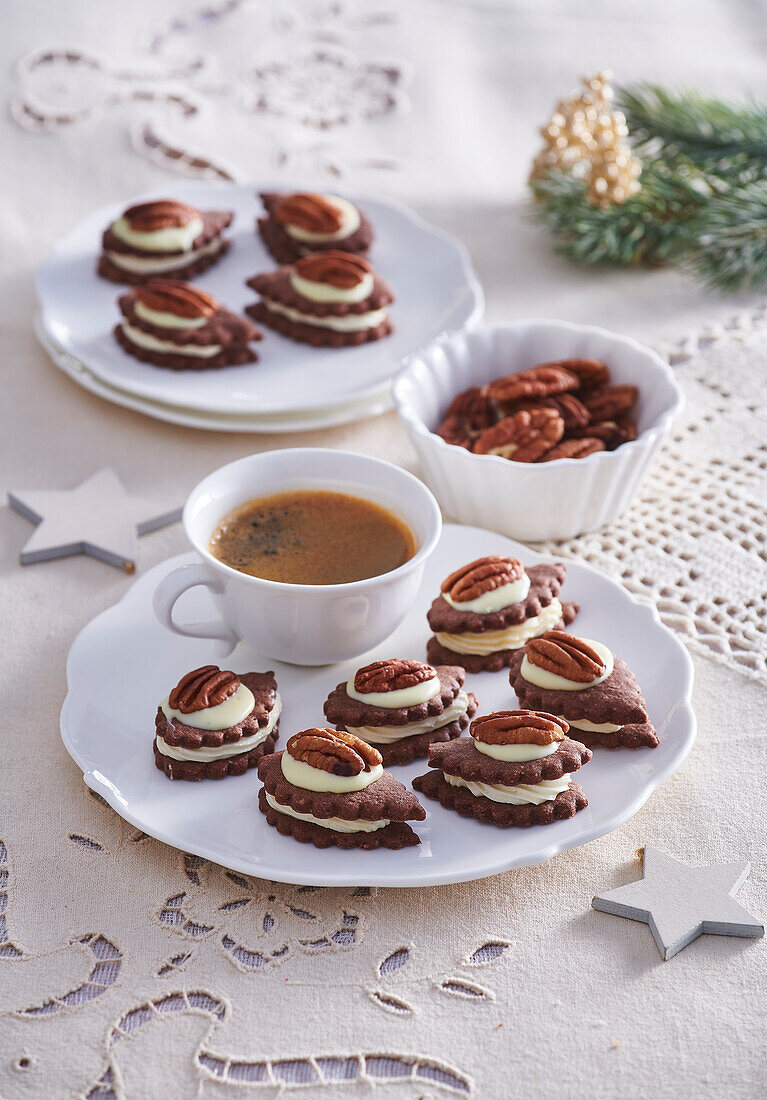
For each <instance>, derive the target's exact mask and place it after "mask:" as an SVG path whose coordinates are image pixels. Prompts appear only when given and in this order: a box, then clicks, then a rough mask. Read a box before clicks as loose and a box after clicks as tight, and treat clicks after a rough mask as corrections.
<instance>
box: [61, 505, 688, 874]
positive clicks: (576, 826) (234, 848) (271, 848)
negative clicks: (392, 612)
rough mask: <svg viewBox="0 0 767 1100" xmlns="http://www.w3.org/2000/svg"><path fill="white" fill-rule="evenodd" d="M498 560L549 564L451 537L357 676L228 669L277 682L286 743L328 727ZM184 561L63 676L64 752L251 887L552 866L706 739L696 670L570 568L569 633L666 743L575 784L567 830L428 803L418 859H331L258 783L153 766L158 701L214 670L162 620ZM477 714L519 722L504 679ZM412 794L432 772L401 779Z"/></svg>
mask: <svg viewBox="0 0 767 1100" xmlns="http://www.w3.org/2000/svg"><path fill="white" fill-rule="evenodd" d="M486 554H509V555H513V556H516V557H519V558H521V559H522V561H523V562H524V563H525V565H534V564H536V563H537V562H542V561H545V560H551V559H547V558H544V557H542V556H541V555H540V554H536V553H534V552H533V551H531V550H529V549H528V548H527V547H525V546H522V545H521V544H519V543H516V542H513V541H512V540H511V539H507V538H504V537H503V536H502V535H497V534H494V533H492V532H489V531H483V530H480V529H478V528H476V527H462V526H454V525H451V524H448V525H447V526H446V527H445V528H444V530H443V534H442V538H441V541H440V543H439V545H438V546H437V549H436V550H435V552H434V555H433V557H432V558H431V559H430V561H429V562H428V563H427V566H426V570H425V574H424V581H423V586H422V588H421V592H420V595H419V598H418V599H417V600H416V602H415V605H414V607H413V610H412V612H411V613H410V615H409V616H408V618H407V619H406V620H405V622H404V623H403V624H402V626H401V627H399V629H398V630H397V631H396V632H395V633H394V634H393V635H392V636H391V638H389V640H388V641H387V642H386V643H385V644H384V645H382V646H379V647H378V648H377V649H375V650H373V651H371V652H370V653H368V654H364V655H362V656H361V657H359V658H357V659H356V660H355V661H348V662H345V663H344V664H339V665H333V666H325V667H322V668H298V667H295V666H292V665H286V664H281V663H279V662H274V661H270V660H269V659H268V658H265V657H261V656H260V655H258V654H256V653H253V652H251V651H247V650H246V649H244V648H243V647H239V648H238V649H237V650H235V652H234V653H233V654H232V655H231V656H230V657H227V658H226V666H227V667H230V668H232V669H234V670H235V671H236V672H246V671H250V670H256V671H262V670H266V669H270V668H272V669H274V671H275V673H276V675H277V681H278V684H279V688H280V693H281V695H282V698H283V713H282V718H281V721H280V737H279V740H278V743H277V748H278V749H280V748H284V746H285V742H286V740H287V738H288V737H289V736H290V735H291V734H292V733H294V732H296V731H297V730H300V729H304V728H305V727H307V726H313V725H323V724H324V719H323V714H322V704H323V702H324V700H325V698H326V697H327V695H328V693H329V692H330V691H331V689H332V688H334V687H335V686H336V684H338V683H339V682H340V681H342V680H346V679H347V678H348V677H349V675H350V674H351V672H352V671H353V669H354V668H356V667H358V666H359V665H362V664H366V663H369V662H370V661H372V660H376V659H379V658H383V657H392V656H397V657H415V658H418V659H423V658H424V653H425V645H426V641H427V639H428V637H429V633H430V632H429V628H428V626H427V623H426V611H427V609H428V607H429V605H430V604H431V601H432V599H433V598H434V595H435V594H436V593H437V592H438V591H439V585H440V582H441V580H442V579H443V577H445V576H446V575H447V574H448V573H450V572H452V571H453V570H454V569H456V568H457V567H458V566H460V565H462V564H463V563H464V562H467V561H470V560H472V559H473V558H477V557H481V556H483V555H486ZM192 560H195V556H194V555H193V554H184V555H181V556H179V557H176V558H172V559H171V560H169V561H167V562H164V563H162V564H161V565H158V566H156V567H155V568H154V569H152V570H150V571H149V572H148V573H146V574H145V575H144V576H142V577H140V578H139V579H138V580H137V581H136V582H135V584H134V585H133V586H132V588H131V589H130V590H129V591H128V593H127V594H126V595H125V596H124V598H123V599H122V600H121V601H120V602H119V603H118V604H115V606H114V607H112V608H110V609H109V610H108V611H105V612H104V613H103V614H101V615H99V616H98V617H97V618H96V619H94V620H93V621H92V622H91V623H89V624H88V626H86V627H85V629H84V630H82V631H81V633H80V634H79V635H78V637H77V638H76V640H75V642H74V644H73V646H72V649H71V651H70V654H69V659H68V662H67V680H68V685H69V692H68V695H67V698H66V700H65V703H64V707H63V709H62V712H61V735H62V738H63V740H64V744H65V746H66V748H67V750H68V751H69V753H70V754H71V756H72V757H73V758H74V760H75V761H76V762H77V764H78V765H79V767H80V768H81V769H82V771H83V773H84V778H85V782H86V783H87V784H88V786H89V787H91V788H92V789H93V790H94V791H96V792H97V793H98V794H99V795H101V796H102V797H103V798H105V799H106V801H107V802H108V803H109V804H110V805H111V806H112V807H113V808H114V809H115V810H116V811H117V813H119V814H120V815H121V816H122V817H123V818H125V819H126V820H127V821H129V822H130V823H131V824H133V825H135V826H136V827H137V828H139V829H141V830H143V831H144V832H145V833H148V834H149V835H150V836H153V837H156V838H157V839H158V840H161V841H164V842H165V843H166V844H170V845H172V846H174V847H176V848H180V849H182V850H183V851H185V852H189V853H192V854H194V855H199V856H202V857H204V858H206V859H210V860H213V861H215V862H216V863H219V864H221V865H223V866H224V867H229V868H231V869H232V870H235V871H240V872H243V873H245V874H250V875H256V876H258V877H260V878H265V879H274V880H276V881H279V882H290V883H299V884H302V885H316V886H348V885H359V886H362V885H365V886H430V885H437V884H439V883H448V882H465V881H468V880H470V879H477V878H483V877H485V876H487V875H493V874H497V873H498V872H500V871H505V870H508V869H510V868H512V867H524V866H527V865H529V864H534V863H540V862H542V861H543V860H546V859H550V858H551V857H552V856H555V855H557V854H558V853H559V852H562V851H565V850H567V849H568V848H575V847H577V846H578V845H580V844H586V843H588V842H589V841H591V840H594V839H596V838H597V837H600V836H603V835H604V834H605V833H609V832H610V831H611V830H613V829H616V828H617V827H618V826H619V825H621V824H622V823H623V822H624V821H626V820H627V819H628V818H630V817H631V816H632V815H633V814H634V813H636V811H637V810H638V809H639V808H640V806H642V804H643V803H644V802H645V801H646V800H647V799H648V798H649V796H650V795H651V794H652V792H653V791H654V790H655V789H656V788H657V787H658V786H659V785H660V784H661V783H662V782H663V781H664V780H665V779H667V778H668V777H669V776H670V775H671V774H672V772H674V771H675V770H676V768H677V767H678V766H679V765H680V763H681V762H682V760H683V759H684V757H685V756H686V755H687V753H688V752H689V750H690V748H691V746H692V743H693V741H694V739H695V717H694V714H693V711H692V707H691V705H690V696H691V691H692V662H691V661H690V658H689V656H688V655H687V652H686V650H685V649H684V647H683V646H682V644H681V642H680V641H678V639H677V638H676V637H675V636H674V635H673V634H672V633H671V631H669V630H668V629H667V628H666V627H664V626H663V625H662V624H661V622H660V621H659V619H658V617H657V614H656V613H655V611H654V609H653V608H651V607H649V606H647V605H645V604H639V603H637V602H636V601H635V600H634V599H633V598H632V597H631V596H630V595H629V594H628V593H627V592H626V591H625V590H624V589H623V588H621V587H620V586H619V585H618V584H616V583H615V582H613V581H611V580H608V579H607V578H606V577H603V576H602V575H601V574H599V573H597V572H596V571H594V570H593V569H590V568H589V567H588V566H585V565H581V564H579V563H577V562H568V563H567V564H568V576H567V580H566V582H565V585H564V588H563V590H562V593H563V597H564V598H565V599H572V600H577V601H579V602H580V604H581V611H580V613H579V615H578V618H577V619H576V621H575V623H574V625H573V627H572V628H571V629H572V630H573V632H574V633H577V634H580V635H583V636H585V637H591V638H599V639H600V640H602V641H603V642H605V643H606V644H607V645H609V646H610V648H611V649H613V650H614V651H615V652H616V653H617V654H618V655H619V656H620V657H622V658H623V659H624V660H625V661H626V662H627V663H628V664H629V666H630V668H632V669H633V671H634V672H635V673H636V676H637V679H638V680H639V683H640V685H641V687H642V691H643V693H644V696H645V699H646V701H647V705H648V709H649V713H650V718H651V719H652V721H653V724H654V725H655V727H656V729H657V731H658V733H659V735H660V739H661V742H660V746H659V747H658V748H656V749H641V750H637V751H631V750H617V751H609V750H601V751H600V750H596V751H595V753H594V759H593V760H592V762H591V763H589V764H587V765H586V766H585V767H584V768H583V769H582V770H581V771H580V772H579V773H578V780H579V782H580V784H581V786H582V787H583V788H584V790H585V792H586V794H587V796H588V798H589V806H588V807H587V808H586V809H585V810H582V811H581V812H580V813H578V814H576V815H575V817H573V818H570V819H569V820H566V821H558V822H556V823H554V824H552V825H537V826H532V827H530V828H527V829H513V828H510V829H499V828H496V827H494V826H492V825H484V824H481V823H480V822H478V821H474V820H473V819H467V818H462V817H459V816H458V815H457V814H455V813H451V812H450V811H448V810H445V809H443V808H442V807H441V806H439V805H438V804H437V803H435V802H432V801H430V800H428V799H422V802H423V804H424V806H425V809H426V811H427V818H426V820H425V821H424V822H415V823H414V827H415V829H416V831H417V832H418V834H419V836H420V837H421V841H422V843H421V844H420V845H418V846H416V847H412V848H405V849H402V850H400V851H389V850H386V849H383V848H381V849H376V850H374V851H363V850H360V849H351V850H348V851H342V850H340V849H337V848H328V849H324V850H321V851H318V850H317V849H315V848H314V847H313V846H312V845H307V844H299V843H297V842H296V841H295V840H293V839H291V838H290V837H284V836H281V835H280V834H279V833H278V832H277V830H276V829H272V828H270V827H269V826H268V825H267V823H266V820H265V818H264V816H263V815H262V814H261V813H260V812H259V810H258V791H259V787H260V783H259V780H258V775H257V774H256V771H255V770H251V771H249V772H247V773H246V774H245V775H242V776H234V777H230V778H228V779H223V780H218V781H216V780H208V781H203V782H200V783H184V782H180V781H179V782H171V781H170V780H168V779H166V777H165V775H164V774H163V773H162V772H160V771H158V770H157V768H155V765H154V757H153V753H152V740H153V736H154V715H155V711H156V708H157V704H158V701H159V700H160V699H162V698H163V697H164V696H165V695H166V694H167V692H168V687H169V685H173V684H175V683H176V682H177V681H178V679H179V677H180V676H181V675H182V674H183V673H184V672H186V671H188V670H189V669H190V668H195V667H197V666H199V665H203V664H209V663H218V661H219V659H220V655H219V653H218V652H217V651H216V647H215V645H212V644H211V643H209V642H204V641H195V640H193V639H186V638H181V637H179V636H178V635H174V634H169V633H168V632H167V631H166V630H165V629H164V628H163V627H162V626H161V625H160V624H159V622H158V621H157V620H156V619H155V617H154V613H153V611H152V594H153V592H154V589H155V588H156V586H157V584H158V583H159V581H160V580H161V578H162V577H164V576H165V575H166V574H167V573H169V572H170V571H171V570H172V569H175V568H176V567H177V566H178V565H180V564H183V563H184V562H186V561H192ZM184 612H185V614H186V615H187V616H188V619H189V621H199V620H204V619H210V618H212V617H214V615H213V613H212V607H211V604H210V602H209V597H207V595H206V593H205V592H204V591H203V590H201V589H195V590H193V591H192V592H189V593H188V594H187V595H186V596H185V606H184ZM467 685H468V688H469V690H471V691H474V692H475V693H476V695H477V696H478V698H479V703H480V712H481V713H487V712H488V711H491V710H497V709H500V708H508V707H514V706H516V698H515V696H514V693H513V691H512V690H511V688H510V686H509V682H508V678H507V674H506V673H505V672H499V673H480V674H478V675H469V676H468V677H467ZM390 770H391V771H392V774H393V775H395V776H396V777H397V778H398V779H400V780H401V781H402V782H404V783H405V784H407V785H408V786H409V784H410V781H411V780H412V779H413V778H414V777H415V776H416V775H420V774H423V773H424V772H425V771H426V770H427V768H426V762H425V761H424V760H421V761H416V762H414V763H412V764H409V765H408V766H407V767H392V768H391V769H390Z"/></svg>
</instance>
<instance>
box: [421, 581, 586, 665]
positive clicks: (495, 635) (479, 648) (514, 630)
mask: <svg viewBox="0 0 767 1100" xmlns="http://www.w3.org/2000/svg"><path fill="white" fill-rule="evenodd" d="M561 618H562V604H561V603H560V602H559V600H557V599H553V600H552V601H551V603H550V604H549V605H548V607H544V609H543V611H542V612H541V613H540V615H534V616H533V618H532V619H526V620H525V621H524V622H523V623H517V625H516V626H507V627H506V629H505V630H486V631H484V633H482V634H472V633H469V632H467V633H465V634H444V633H438V634H437V635H436V638H437V641H438V642H439V644H440V645H442V646H445V647H446V648H447V649H452V651H453V652H454V653H476V654H480V655H484V654H487V653H497V652H498V651H499V650H501V649H521V648H522V646H523V645H524V644H525V642H527V641H529V640H530V638H537V637H538V635H539V634H545V633H546V631H547V630H551V628H552V627H554V626H556V624H557V623H558V622H559V620H560V619H561ZM584 686H585V685H584Z"/></svg>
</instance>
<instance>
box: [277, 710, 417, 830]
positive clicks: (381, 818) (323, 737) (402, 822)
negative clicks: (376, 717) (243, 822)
mask: <svg viewBox="0 0 767 1100" xmlns="http://www.w3.org/2000/svg"><path fill="white" fill-rule="evenodd" d="M258 775H259V778H260V779H261V781H262V782H263V784H264V785H263V788H262V789H261V792H260V794H259V797H258V805H259V809H260V810H261V813H263V814H265V815H266V820H267V821H268V822H269V824H270V825H273V826H274V828H275V829H277V830H278V831H279V832H281V833H283V834H284V835H285V836H292V837H293V838H294V839H295V840H300V841H302V842H304V843H311V844H314V845H315V847H317V848H329V847H331V845H333V844H335V845H336V846H337V847H338V848H406V847H408V846H409V845H411V844H420V843H421V842H420V839H419V837H418V836H417V835H416V834H415V833H414V832H413V830H412V829H411V828H410V826H409V825H407V824H406V821H408V820H411V821H423V819H424V818H425V817H426V811H425V810H424V808H423V806H421V804H420V803H419V801H418V799H417V798H416V797H415V795H414V794H413V793H412V791H409V790H408V789H407V787H403V785H402V784H401V783H399V782H398V781H397V780H396V779H395V778H394V777H393V776H391V775H389V773H388V772H385V771H384V770H383V763H382V761H381V755H380V753H379V752H377V750H376V749H374V748H373V746H372V745H368V744H367V742H366V741H362V740H361V739H360V738H359V737H354V736H353V735H352V734H351V733H346V732H344V731H338V732H336V731H335V730H330V729H307V730H302V732H301V733H296V734H294V735H293V737H291V738H290V740H289V741H288V745H287V749H286V750H285V752H277V753H272V754H271V755H270V756H265V757H264V758H263V760H261V762H260V763H259V765H258Z"/></svg>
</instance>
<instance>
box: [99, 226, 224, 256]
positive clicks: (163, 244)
mask: <svg viewBox="0 0 767 1100" xmlns="http://www.w3.org/2000/svg"><path fill="white" fill-rule="evenodd" d="M204 228H205V227H204V225H203V221H202V218H192V220H191V221H190V222H189V224H188V225H167V226H165V227H164V228H163V229H154V230H152V231H151V232H148V233H147V232H142V231H141V230H139V229H131V226H130V222H129V221H128V219H127V218H125V217H122V218H118V219H117V221H116V222H113V223H112V232H113V233H114V235H115V237H119V238H120V240H121V241H125V243H126V244H129V245H132V246H133V247H134V248H142V249H144V251H145V252H180V251H183V252H188V251H189V249H190V248H191V247H192V245H193V244H194V242H195V241H196V240H197V238H198V237H199V236H200V234H201V233H202V231H203V229H204Z"/></svg>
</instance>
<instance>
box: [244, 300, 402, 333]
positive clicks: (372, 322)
mask: <svg viewBox="0 0 767 1100" xmlns="http://www.w3.org/2000/svg"><path fill="white" fill-rule="evenodd" d="M261 301H262V302H263V303H264V305H265V306H266V308H267V309H268V310H271V312H272V313H281V314H282V315H283V316H284V317H287V318H288V320H290V321H296V322H297V323H298V324H301V325H314V326H315V328H329V329H332V330H333V332H362V331H363V330H364V329H368V328H377V327H378V326H379V325H382V324H383V323H384V321H385V320H386V310H385V309H372V310H370V311H369V312H367V313H349V314H347V315H346V316H345V317H313V316H312V315H311V314H310V313H301V312H300V310H297V309H291V308H290V307H289V306H283V305H281V304H280V303H279V302H275V301H272V299H271V298H262V299H261Z"/></svg>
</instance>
